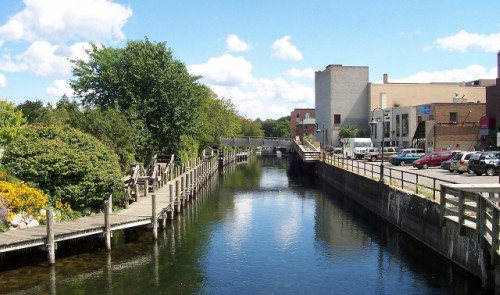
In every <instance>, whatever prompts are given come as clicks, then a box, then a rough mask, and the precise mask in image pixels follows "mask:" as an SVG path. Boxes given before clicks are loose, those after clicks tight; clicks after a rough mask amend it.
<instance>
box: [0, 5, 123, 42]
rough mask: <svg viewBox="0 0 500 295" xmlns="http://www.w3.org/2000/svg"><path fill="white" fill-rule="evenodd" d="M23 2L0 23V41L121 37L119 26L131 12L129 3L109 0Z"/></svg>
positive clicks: (121, 26) (120, 26)
mask: <svg viewBox="0 0 500 295" xmlns="http://www.w3.org/2000/svg"><path fill="white" fill-rule="evenodd" d="M24 4H25V8H24V9H23V10H22V11H20V12H19V13H17V14H15V15H13V16H11V17H10V18H9V19H8V20H7V22H6V23H5V24H4V25H2V26H0V42H1V41H2V40H3V41H9V40H26V41H30V42H31V41H36V40H57V41H65V40H72V39H76V38H84V39H86V40H105V39H109V40H114V39H123V38H124V37H125V36H124V34H123V32H122V28H123V26H124V25H125V22H126V21H127V19H128V18H129V17H130V16H131V15H132V9H131V8H130V7H129V6H123V5H120V4H117V3H114V2H113V1H110V0H72V1H68V0H24Z"/></svg>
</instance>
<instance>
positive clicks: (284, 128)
mask: <svg viewBox="0 0 500 295" xmlns="http://www.w3.org/2000/svg"><path fill="white" fill-rule="evenodd" d="M273 133H274V134H275V136H276V137H286V138H291V137H292V136H293V134H292V128H291V126H290V116H287V117H282V118H279V119H278V120H277V121H276V126H275V127H274V129H273Z"/></svg>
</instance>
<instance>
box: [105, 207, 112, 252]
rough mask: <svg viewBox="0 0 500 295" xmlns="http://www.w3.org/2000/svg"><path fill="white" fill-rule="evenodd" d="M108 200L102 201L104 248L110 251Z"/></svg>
mask: <svg viewBox="0 0 500 295" xmlns="http://www.w3.org/2000/svg"><path fill="white" fill-rule="evenodd" d="M109 216H110V213H109V201H108V200H106V201H104V249H105V250H106V252H109V251H111V222H110V220H109Z"/></svg>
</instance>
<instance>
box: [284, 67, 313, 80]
mask: <svg viewBox="0 0 500 295" xmlns="http://www.w3.org/2000/svg"><path fill="white" fill-rule="evenodd" d="M286 75H287V76H288V77H290V78H294V79H295V78H307V79H314V70H313V69H312V68H307V69H302V70H301V69H295V68H293V69H289V70H288V71H286Z"/></svg>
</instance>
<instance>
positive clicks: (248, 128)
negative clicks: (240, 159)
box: [240, 117, 264, 137]
mask: <svg viewBox="0 0 500 295" xmlns="http://www.w3.org/2000/svg"><path fill="white" fill-rule="evenodd" d="M240 123H241V134H240V135H241V136H253V137H263V136H264V130H262V129H261V123H260V121H257V120H256V121H252V120H250V119H248V118H244V117H240Z"/></svg>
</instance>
